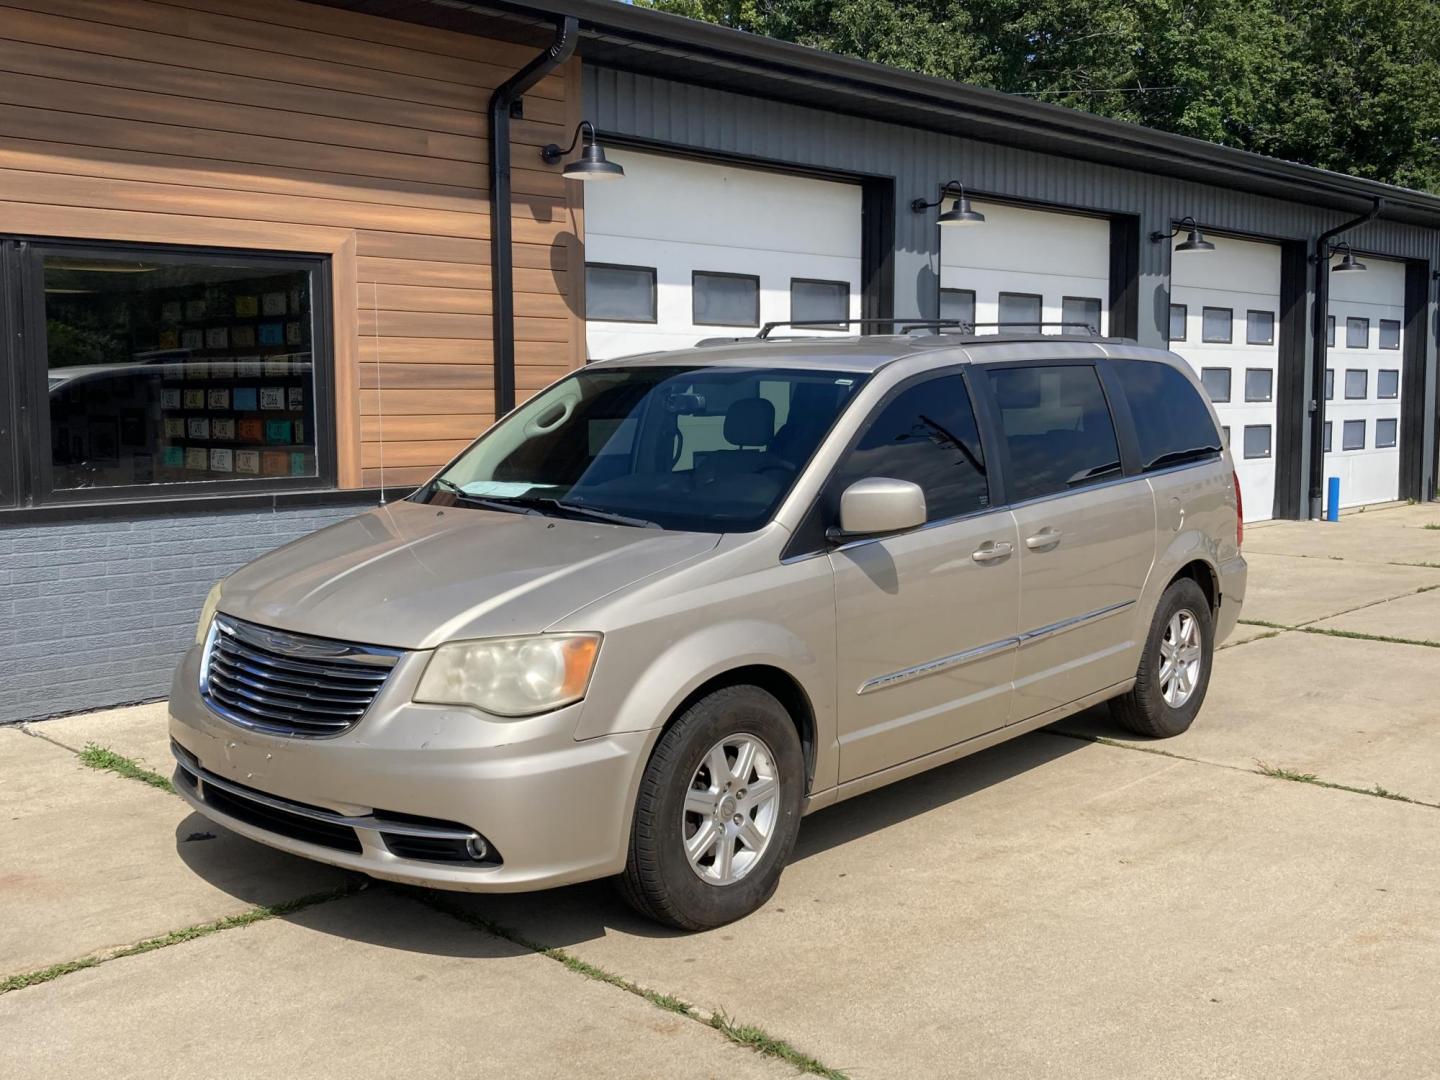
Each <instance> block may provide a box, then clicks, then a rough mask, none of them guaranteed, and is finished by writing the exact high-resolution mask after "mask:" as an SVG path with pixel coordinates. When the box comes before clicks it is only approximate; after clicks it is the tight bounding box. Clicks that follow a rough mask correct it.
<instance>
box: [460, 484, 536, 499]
mask: <svg viewBox="0 0 1440 1080" xmlns="http://www.w3.org/2000/svg"><path fill="white" fill-rule="evenodd" d="M534 486H535V485H534V484H517V483H507V482H506V481H504V480H475V481H472V482H471V483H468V484H466V485H465V494H466V495H479V496H482V497H488V498H492V499H503V498H508V497H510V496H514V495H524V494H525V493H526V492H527V491H529V490H530V489H531V488H533V487H534Z"/></svg>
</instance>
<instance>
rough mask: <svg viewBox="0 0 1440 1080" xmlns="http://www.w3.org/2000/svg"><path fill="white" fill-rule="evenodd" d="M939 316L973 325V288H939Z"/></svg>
mask: <svg viewBox="0 0 1440 1080" xmlns="http://www.w3.org/2000/svg"><path fill="white" fill-rule="evenodd" d="M940 318H942V319H953V320H955V321H956V322H962V323H968V324H969V325H971V326H974V325H975V290H974V289H941V290H940Z"/></svg>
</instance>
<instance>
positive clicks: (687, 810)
mask: <svg viewBox="0 0 1440 1080" xmlns="http://www.w3.org/2000/svg"><path fill="white" fill-rule="evenodd" d="M745 747H750V748H752V749H751V750H750V751H749V753H750V754H751V755H752V761H753V764H752V765H751V766H750V767H749V768H748V769H746V770H745V775H744V776H738V775H737V772H738V771H739V770H740V769H742V768H744V767H743V766H742V764H741V763H740V761H739V760H738V758H739V753H740V751H741V750H743V749H744V748H745ZM717 752H718V753H719V754H721V755H723V765H722V764H717V763H719V762H721V761H722V758H719V757H716V756H715V755H716V754H717ZM732 755H733V756H732ZM767 773H768V774H769V776H768V777H767V776H766V775H765V774H767ZM722 774H723V775H722ZM767 779H768V780H773V786H771V785H767V784H766V783H765V781H766V780H767ZM742 781H743V783H742ZM726 785H729V786H728V787H727V786H726ZM804 787H805V758H804V753H803V751H802V750H801V746H800V737H799V734H798V733H797V732H796V730H795V722H794V721H793V720H792V719H791V717H790V714H789V713H788V712H787V711H786V710H785V707H784V706H783V705H781V704H780V702H779V701H777V700H776V699H775V698H774V697H773V696H771V695H770V694H768V693H766V692H765V691H764V690H762V689H760V688H759V687H757V686H728V687H724V688H722V689H720V690H716V691H715V692H714V693H712V694H708V695H706V696H705V697H703V698H701V699H700V700H699V701H697V702H695V703H694V704H693V705H691V706H690V707H689V708H688V709H686V710H685V712H684V713H683V714H681V716H680V718H679V719H678V720H676V721H675V723H674V724H673V725H671V727H670V728H669V729H668V730H667V731H666V732H665V733H664V734H663V735H662V736H661V737H660V741H659V742H658V743H657V744H656V747H655V752H654V753H653V754H652V755H651V757H650V761H649V762H648V763H647V764H646V766H645V773H644V776H642V777H641V780H640V792H639V795H638V797H637V799H636V802H635V818H634V821H633V823H632V824H631V828H630V847H629V851H628V854H627V858H626V862H625V872H624V873H623V874H622V875H621V876H620V878H619V886H620V893H621V895H622V896H623V897H624V898H625V900H626V902H627V903H629V904H630V906H631V907H633V908H634V909H635V910H636V911H638V912H640V914H642V915H645V916H647V917H648V918H651V919H654V920H656V921H657V922H661V923H665V924H667V925H669V926H674V927H677V928H679V929H681V930H709V929H712V928H713V927H716V926H723V925H724V924H725V923H728V922H734V921H735V920H736V919H740V918H744V917H745V916H746V915H749V914H750V913H751V912H753V911H755V910H757V909H758V908H759V907H761V905H763V904H764V903H765V901H767V900H769V899H770V897H771V895H772V894H773V893H774V892H775V887H776V886H777V885H778V884H779V882H780V872H781V870H782V869H784V866H785V863H786V861H787V860H788V859H789V858H790V852H791V850H792V849H793V848H794V846H795V836H796V833H798V832H799V829H800V807H801V803H802V801H803V799H804ZM742 792H743V795H742V794H741V793H742ZM727 798H728V799H729V800H731V801H730V802H727V801H726V799H727ZM701 807H703V809H704V812H703V813H702V812H700V809H699V808H701ZM742 819H743V820H744V821H745V822H747V823H748V825H743V824H740V822H741V821H742ZM702 830H708V831H706V832H704V834H703V835H702ZM742 833H743V835H741V834H742ZM687 843H688V844H690V845H691V846H693V847H695V848H697V849H698V853H697V855H696V861H695V862H694V863H693V864H692V860H691V857H690V855H689V854H687V850H686V847H687ZM727 846H728V851H729V858H728V862H727V861H726V850H727ZM757 848H758V851H759V854H758V856H757V855H756V850H757Z"/></svg>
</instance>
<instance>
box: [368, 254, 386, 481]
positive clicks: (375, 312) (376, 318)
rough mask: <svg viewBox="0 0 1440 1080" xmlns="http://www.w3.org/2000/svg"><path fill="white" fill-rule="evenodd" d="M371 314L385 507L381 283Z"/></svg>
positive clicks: (373, 290) (374, 289)
mask: <svg viewBox="0 0 1440 1080" xmlns="http://www.w3.org/2000/svg"><path fill="white" fill-rule="evenodd" d="M370 313H371V316H372V322H373V323H374V326H375V415H376V419H377V421H378V428H379V432H380V505H381V506H384V505H385V388H384V386H383V385H382V383H381V380H380V283H379V282H378V281H372V282H370Z"/></svg>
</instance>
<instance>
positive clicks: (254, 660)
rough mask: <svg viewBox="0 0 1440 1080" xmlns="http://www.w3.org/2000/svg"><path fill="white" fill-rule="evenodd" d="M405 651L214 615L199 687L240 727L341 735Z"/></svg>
mask: <svg viewBox="0 0 1440 1080" xmlns="http://www.w3.org/2000/svg"><path fill="white" fill-rule="evenodd" d="M400 655H401V654H400V651H399V650H397V649H382V648H377V647H375V646H370V645H353V644H350V643H348V642H343V641H331V640H329V639H327V638H319V637H310V636H308V635H305V634H291V633H288V632H287V631H284V630H272V629H271V628H269V627H266V626H256V625H255V624H254V623H248V622H244V621H242V620H240V619H236V618H232V617H231V616H229V615H216V616H215V621H214V622H213V623H211V625H210V632H209V634H208V635H207V637H206V639H205V652H204V656H203V659H202V661H201V666H200V693H201V696H202V697H204V699H205V702H206V704H207V705H209V706H210V708H211V709H213V710H214V711H215V712H217V713H219V714H220V715H221V716H223V717H224V718H225V719H227V720H229V721H231V722H232V723H235V724H239V725H241V726H242V727H247V728H253V729H255V730H257V731H264V732H268V733H269V734H272V735H288V736H291V737H296V738H312V739H313V738H323V737H325V736H330V735H339V734H341V733H342V732H345V731H349V730H350V729H351V728H352V727H354V726H355V725H356V724H357V723H359V721H360V718H361V717H362V716H364V715H365V711H366V710H367V709H369V708H370V705H371V703H373V702H374V700H375V697H376V695H377V694H379V693H380V688H381V687H382V686H384V685H385V680H386V679H387V678H389V676H390V670H391V668H393V667H394V666H395V663H396V661H397V660H399V659H400Z"/></svg>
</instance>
